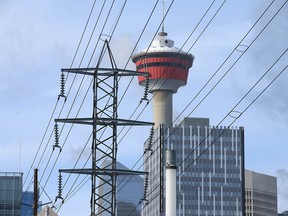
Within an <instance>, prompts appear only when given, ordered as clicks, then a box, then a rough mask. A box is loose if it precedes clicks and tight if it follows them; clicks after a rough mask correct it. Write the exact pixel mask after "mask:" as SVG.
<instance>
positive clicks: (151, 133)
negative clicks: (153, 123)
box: [144, 127, 154, 154]
mask: <svg viewBox="0 0 288 216" xmlns="http://www.w3.org/2000/svg"><path fill="white" fill-rule="evenodd" d="M153 138H154V127H152V128H151V129H150V136H149V139H148V144H147V148H145V150H144V154H145V153H146V152H147V151H151V152H153V150H152V148H151V147H152V144H153Z"/></svg>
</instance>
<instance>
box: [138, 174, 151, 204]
mask: <svg viewBox="0 0 288 216" xmlns="http://www.w3.org/2000/svg"><path fill="white" fill-rule="evenodd" d="M148 182H149V179H148V175H146V177H145V179H144V190H143V198H142V199H140V203H141V202H143V201H145V202H148V200H147V192H148Z"/></svg>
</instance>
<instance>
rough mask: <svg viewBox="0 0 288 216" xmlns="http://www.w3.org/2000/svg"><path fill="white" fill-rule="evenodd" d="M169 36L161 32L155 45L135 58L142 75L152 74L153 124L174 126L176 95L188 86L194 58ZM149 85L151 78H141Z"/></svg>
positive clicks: (152, 44)
mask: <svg viewBox="0 0 288 216" xmlns="http://www.w3.org/2000/svg"><path fill="white" fill-rule="evenodd" d="M167 35H168V34H167V33H166V32H164V28H162V32H159V33H158V35H157V36H156V37H155V38H154V40H153V42H152V43H151V46H150V47H149V48H148V49H145V50H143V51H141V52H139V53H137V54H135V55H134V56H133V57H132V61H133V62H134V63H135V64H136V68H137V71H138V72H149V74H150V76H149V93H152V94H153V121H154V123H155V127H158V126H159V125H160V124H165V125H168V126H170V125H171V124H172V123H173V119H172V116H173V104H172V103H173V94H175V93H176V92H177V90H178V88H179V87H181V86H184V85H186V83H187V78H188V71H189V68H190V67H192V64H193V60H194V56H193V55H192V54H190V53H187V52H184V51H182V50H180V49H178V48H177V47H175V46H174V41H173V40H171V39H169V38H168V37H167ZM138 81H139V84H140V85H141V86H145V85H146V82H147V79H145V78H144V77H142V76H139V78H138Z"/></svg>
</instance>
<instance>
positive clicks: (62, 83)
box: [58, 72, 67, 102]
mask: <svg viewBox="0 0 288 216" xmlns="http://www.w3.org/2000/svg"><path fill="white" fill-rule="evenodd" d="M60 97H63V98H65V102H66V100H67V97H66V96H65V75H64V73H63V72H62V73H61V76H60V94H59V95H58V100H59V99H60Z"/></svg>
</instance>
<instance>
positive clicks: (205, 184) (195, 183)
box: [142, 118, 245, 216]
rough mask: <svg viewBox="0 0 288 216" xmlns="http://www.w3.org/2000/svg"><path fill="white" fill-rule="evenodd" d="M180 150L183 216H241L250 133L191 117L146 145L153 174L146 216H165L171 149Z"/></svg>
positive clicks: (179, 187) (146, 164) (180, 209)
mask: <svg viewBox="0 0 288 216" xmlns="http://www.w3.org/2000/svg"><path fill="white" fill-rule="evenodd" d="M166 149H171V150H176V161H177V162H176V163H177V164H176V165H177V199H176V200H177V204H176V205H177V216H182V215H183V216H184V215H187V216H188V215H189V216H190V215H195V216H208V215H209V216H231V215H235V216H240V215H242V213H243V212H244V211H245V208H244V129H243V128H242V127H240V128H238V127H213V126H212V127H211V126H210V125H209V119H207V118H185V119H184V120H183V122H182V123H180V124H179V125H178V126H174V127H170V128H167V127H165V126H164V127H160V128H157V129H156V131H155V135H154V139H153V142H152V143H149V142H146V143H145V157H144V161H145V162H144V171H147V172H149V184H148V192H147V197H146V198H147V202H145V203H143V210H142V215H144V216H160V215H163V216H164V215H165V158H164V155H165V151H166Z"/></svg>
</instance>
